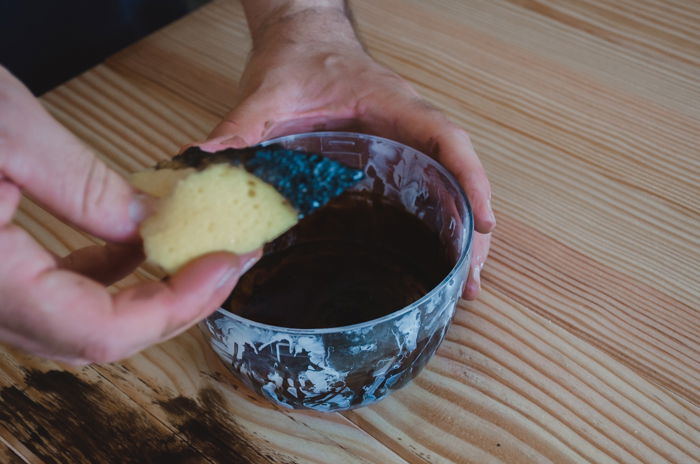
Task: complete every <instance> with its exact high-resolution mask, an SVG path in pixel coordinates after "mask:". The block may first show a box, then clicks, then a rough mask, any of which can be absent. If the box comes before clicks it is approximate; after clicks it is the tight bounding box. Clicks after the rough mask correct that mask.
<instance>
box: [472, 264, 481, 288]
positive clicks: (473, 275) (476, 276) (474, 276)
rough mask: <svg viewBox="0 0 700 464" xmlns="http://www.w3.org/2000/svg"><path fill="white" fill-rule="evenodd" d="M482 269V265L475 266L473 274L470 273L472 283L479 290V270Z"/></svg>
mask: <svg viewBox="0 0 700 464" xmlns="http://www.w3.org/2000/svg"><path fill="white" fill-rule="evenodd" d="M482 267H484V263H481V264H477V265H476V266H474V272H473V273H472V277H473V278H474V283H475V284H476V288H477V289H480V288H481V268H482Z"/></svg>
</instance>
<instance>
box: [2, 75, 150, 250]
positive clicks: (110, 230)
mask: <svg viewBox="0 0 700 464" xmlns="http://www.w3.org/2000/svg"><path fill="white" fill-rule="evenodd" d="M0 89H1V93H2V95H1V96H2V99H3V111H2V112H0V127H1V128H2V129H3V130H2V134H0V135H2V136H3V140H0V142H4V143H2V144H0V145H1V146H2V148H3V149H2V150H0V174H2V175H4V176H5V177H6V178H8V179H10V180H11V181H12V183H14V184H15V185H17V186H19V187H20V188H21V189H22V190H23V191H24V192H26V193H29V194H30V195H31V196H32V197H33V198H34V199H36V200H37V201H39V202H40V203H42V204H43V205H45V206H46V207H48V208H49V209H50V210H51V211H52V212H54V213H56V214H58V215H59V216H61V217H63V218H64V219H66V220H68V221H70V222H72V223H73V224H75V225H77V226H79V227H81V228H83V229H84V230H86V231H88V232H91V233H93V234H95V235H97V236H99V237H101V238H104V239H106V240H110V241H125V240H128V239H131V238H133V237H134V236H135V235H136V229H137V227H138V222H139V221H140V220H141V219H142V217H141V216H142V214H141V211H142V209H141V208H140V203H139V202H138V200H137V199H135V193H134V190H133V189H132V188H131V187H130V186H129V184H128V183H127V182H126V180H125V179H123V178H122V177H121V176H120V175H119V174H117V173H116V172H114V171H113V170H111V169H110V168H109V167H108V166H107V165H106V164H105V163H104V162H102V161H101V160H99V159H98V158H96V157H95V155H94V154H93V153H92V151H91V150H90V149H89V148H88V147H86V146H85V145H84V144H83V143H82V142H81V141H80V140H78V138H77V137H75V136H74V135H73V134H72V133H70V132H69V131H68V130H67V129H66V128H64V127H63V126H61V125H60V124H59V123H58V122H57V121H56V120H55V119H53V118H52V117H51V115H49V113H48V112H47V111H46V110H45V109H44V108H43V107H42V106H41V104H39V102H38V100H37V99H36V98H34V96H33V95H32V94H31V93H30V92H29V90H27V88H26V87H24V85H23V84H22V83H21V82H19V81H18V80H17V79H15V78H14V77H13V76H12V75H11V74H10V73H8V72H7V71H5V70H4V69H0Z"/></svg>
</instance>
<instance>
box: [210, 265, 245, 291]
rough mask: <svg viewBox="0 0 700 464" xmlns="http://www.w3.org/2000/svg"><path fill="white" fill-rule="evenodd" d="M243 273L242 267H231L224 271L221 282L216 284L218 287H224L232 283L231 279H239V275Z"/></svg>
mask: <svg viewBox="0 0 700 464" xmlns="http://www.w3.org/2000/svg"><path fill="white" fill-rule="evenodd" d="M241 274H242V272H241V268H239V267H238V266H234V267H231V268H229V269H227V270H226V272H224V273H223V274H222V275H221V277H220V278H219V282H218V283H217V284H216V288H217V289H219V288H222V287H226V286H229V285H230V284H231V281H233V280H237V279H238V277H239V276H240V275H241Z"/></svg>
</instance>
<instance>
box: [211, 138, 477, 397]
mask: <svg viewBox="0 0 700 464" xmlns="http://www.w3.org/2000/svg"><path fill="white" fill-rule="evenodd" d="M267 143H281V144H283V145H284V146H286V147H287V148H291V149H299V150H306V151H311V152H317V153H323V154H324V155H326V156H328V157H331V158H333V159H335V160H338V161H340V162H343V163H345V164H347V165H349V166H352V167H355V168H362V169H364V171H365V174H366V178H365V179H364V180H363V181H362V182H361V183H360V184H358V185H357V186H355V187H354V190H369V191H371V192H374V193H381V194H382V195H383V196H384V197H385V198H387V199H388V200H389V201H391V202H396V203H399V204H402V205H403V206H404V207H405V208H406V209H407V210H408V211H409V212H411V213H413V214H415V215H416V216H418V217H419V218H420V219H422V220H423V221H424V222H425V223H426V224H427V225H428V226H429V227H430V228H432V229H433V230H434V231H435V232H437V234H438V235H439V236H440V240H441V242H442V244H443V246H444V247H445V248H446V252H447V256H448V257H449V259H450V260H451V262H452V264H453V267H452V269H451V271H450V272H449V273H448V274H447V275H446V276H445V278H444V279H443V280H442V281H441V282H440V283H439V284H438V285H437V286H436V287H435V288H433V289H432V290H431V291H430V292H429V293H428V294H426V295H425V296H424V297H422V298H420V299H419V300H417V301H415V302H414V303H413V304H411V305H409V306H406V307H404V308H402V309H400V310H398V311H395V312H393V313H390V314H388V315H386V316H384V317H380V318H378V319H374V320H370V321H366V322H362V323H359V324H355V325H350V326H345V327H331V328H323V329H294V328H285V327H276V326H272V325H266V324H262V323H258V322H254V321H251V320H248V319H245V318H243V317H241V316H238V315H236V314H233V313H231V312H229V311H226V310H225V309H219V310H218V311H217V312H215V313H214V314H213V315H211V316H210V317H209V318H207V319H206V320H205V321H204V322H203V323H202V325H201V327H202V329H203V330H204V332H205V333H206V334H207V335H208V337H209V340H210V343H211V345H212V347H213V349H214V350H215V351H216V353H217V354H218V355H219V356H220V357H221V359H222V360H223V361H224V362H225V363H226V365H227V366H228V368H229V369H230V370H231V371H232V372H233V373H234V374H235V375H236V376H237V377H238V378H240V379H241V380H242V381H243V382H244V383H245V384H247V385H248V386H249V387H250V388H251V389H253V390H255V391H257V392H259V393H260V394H262V395H263V396H264V397H266V398H268V399H269V400H270V401H272V402H274V403H276V404H279V405H281V406H285V407H288V408H294V409H314V410H318V411H339V410H346V409H352V408H357V407H360V406H365V405H368V404H371V403H374V402H376V401H379V400H380V399H382V398H384V397H386V396H387V395H388V394H389V393H391V392H392V391H394V390H397V389H399V388H401V387H402V386H404V385H406V384H407V383H408V382H409V381H410V380H411V379H413V378H414V377H415V376H416V375H418V373H419V372H420V371H421V370H422V369H423V367H424V366H425V364H426V363H427V362H428V360H429V359H430V358H431V357H432V356H433V354H434V353H435V351H436V350H437V348H438V346H439V345H440V343H441V342H442V340H443V338H444V336H445V332H446V331H447V328H448V326H449V324H450V321H451V319H452V316H453V314H454V309H455V305H456V303H457V300H458V298H459V296H460V294H461V291H462V287H463V285H464V282H465V279H466V276H467V269H468V266H469V258H470V251H471V243H472V235H473V218H472V213H471V208H470V206H469V203H468V201H467V197H466V195H465V194H464V192H463V190H462V189H461V188H460V186H459V184H458V183H457V181H456V180H455V179H454V178H453V177H452V175H451V174H450V173H449V172H447V171H446V170H445V169H444V168H443V167H442V166H441V165H440V164H438V163H437V162H435V161H434V160H433V159H432V158H430V157H428V156H426V155H424V154H422V153H420V152H418V151H416V150H414V149H412V148H410V147H407V146H405V145H402V144H400V143H397V142H393V141H391V140H387V139H383V138H380V137H374V136H369V135H364V134H355V133H346V132H316V133H307V134H298V135H291V136H287V137H281V138H278V139H275V140H271V141H269V142H267ZM416 246H420V244H416Z"/></svg>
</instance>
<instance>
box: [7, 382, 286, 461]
mask: <svg viewBox="0 0 700 464" xmlns="http://www.w3.org/2000/svg"><path fill="white" fill-rule="evenodd" d="M108 387H109V384H107V385H103V384H102V383H101V382H96V383H90V382H86V381H85V380H83V379H81V378H79V377H77V376H75V375H73V374H71V373H69V372H66V371H58V370H54V371H48V372H40V371H28V372H26V375H25V382H24V385H18V386H10V387H5V388H3V389H2V390H0V423H2V424H3V425H4V426H5V427H6V428H7V429H8V431H9V432H10V433H12V434H13V435H14V436H15V437H16V438H17V439H18V440H19V441H21V442H22V444H24V446H25V447H27V449H28V450H29V451H31V452H32V453H34V454H35V455H36V456H37V457H39V458H40V459H42V460H43V461H44V462H45V463H47V464H52V463H57V464H63V463H67V462H70V463H75V464H79V463H91V464H92V463H115V462H118V463H120V464H122V463H124V464H129V463H139V464H147V463H168V464H171V463H172V464H177V463H182V464H190V463H200V462H204V463H207V462H209V463H211V462H216V463H218V462H225V463H236V464H238V463H240V464H259V463H274V464H277V463H280V462H281V461H280V460H279V459H276V458H274V457H270V455H269V454H267V453H265V454H263V453H261V452H260V451H259V450H258V449H257V448H256V447H255V446H254V445H253V444H252V443H251V441H250V440H249V439H248V437H246V435H245V434H244V433H243V432H242V431H241V429H240V427H239V426H238V425H237V424H236V423H235V422H234V421H233V420H232V419H231V418H230V417H227V416H228V413H227V410H226V405H225V401H224V399H223V398H222V397H221V396H220V395H219V393H217V392H216V391H215V390H213V389H210V388H209V389H204V390H202V391H201V392H200V394H199V395H198V398H197V400H194V399H191V398H186V397H176V398H173V399H171V400H167V401H162V402H159V404H160V405H161V406H162V407H163V409H164V410H165V411H166V413H167V414H168V415H169V417H170V418H171V420H172V423H173V424H174V425H175V426H176V427H177V428H178V430H179V432H180V433H179V434H178V433H174V432H171V431H169V430H167V428H166V427H164V426H163V425H162V424H160V423H158V419H156V418H155V417H153V416H151V415H150V414H148V413H147V412H146V411H145V410H143V409H141V408H140V407H138V406H137V405H136V404H134V403H131V402H130V401H128V400H124V401H120V400H119V397H118V396H117V395H115V394H114V393H112V392H109V391H108Z"/></svg>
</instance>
